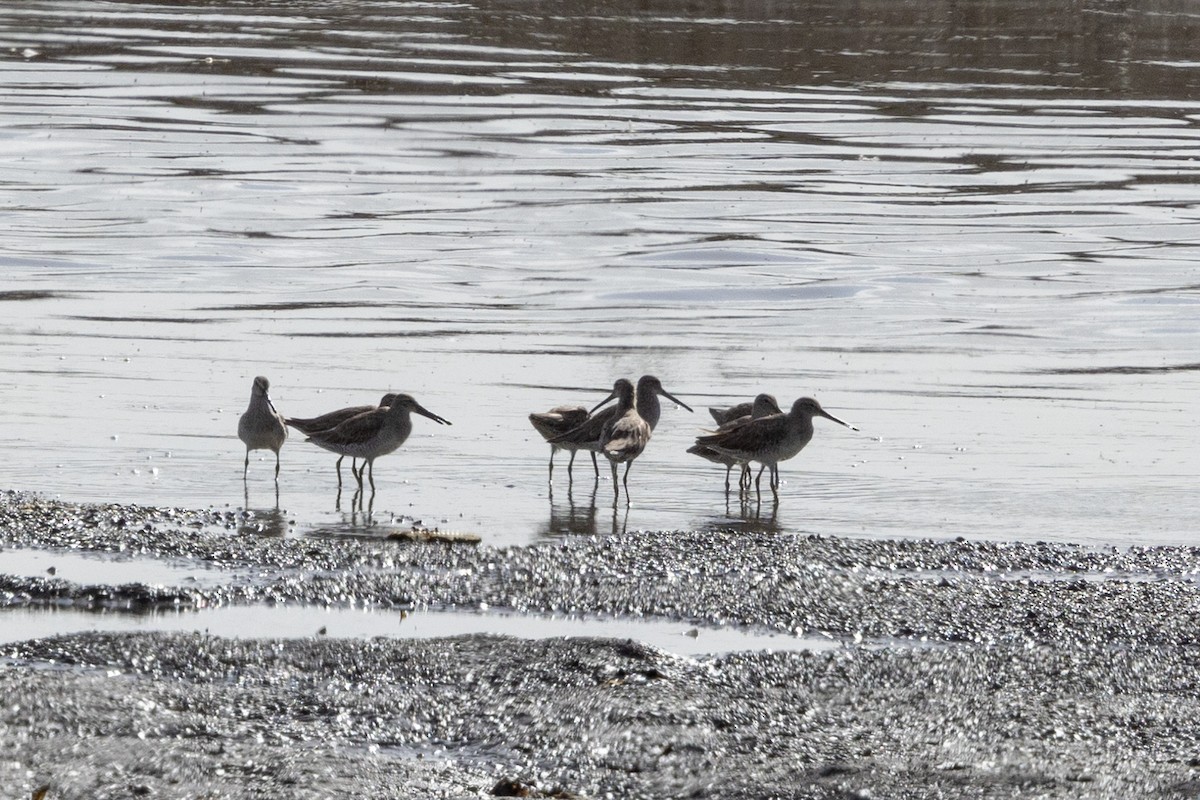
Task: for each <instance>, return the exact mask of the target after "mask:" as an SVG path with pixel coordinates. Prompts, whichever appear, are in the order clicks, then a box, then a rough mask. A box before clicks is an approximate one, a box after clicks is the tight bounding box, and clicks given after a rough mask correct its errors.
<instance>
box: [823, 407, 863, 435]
mask: <svg viewBox="0 0 1200 800" xmlns="http://www.w3.org/2000/svg"><path fill="white" fill-rule="evenodd" d="M821 416H822V417H824V418H825V419H831V420H833V421H834V422H836V423H837V424H838V425H845V426H846V427H847V428H849V429H850V430H852V431H856V430H858V428H856V427H854V426H853V425H851V424H850V423H849V422H846V421H845V420H843V419H838V418H837V417H835V416H834V415H833V414H830V413H829V412H828V411H826V410H825V409H821Z"/></svg>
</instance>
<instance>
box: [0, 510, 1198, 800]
mask: <svg viewBox="0 0 1200 800" xmlns="http://www.w3.org/2000/svg"><path fill="white" fill-rule="evenodd" d="M244 522H245V519H244V518H241V517H240V516H239V514H237V513H226V512H215V511H186V510H177V509H175V510H173V509H149V508H136V507H129V506H104V507H99V506H79V505H72V504H65V503H59V502H54V501H48V500H45V499H42V498H38V497H33V496H29V495H19V494H7V495H4V496H3V497H2V498H0V544H2V545H3V546H5V547H11V546H19V547H39V548H72V549H86V550H96V551H109V552H121V553H124V554H126V555H129V554H134V555H138V556H154V557H169V558H186V559H194V560H196V561H203V562H209V563H219V564H222V565H228V566H236V567H239V568H251V569H252V570H254V572H253V575H254V577H252V578H245V577H240V578H239V579H237V580H236V581H234V580H231V582H230V583H229V584H227V585H219V586H206V587H202V588H196V587H192V588H180V587H169V588H162V587H147V586H140V585H130V586H119V587H114V586H103V585H98V586H81V585H77V584H72V583H69V582H66V581H61V580H57V579H55V578H53V577H49V576H47V577H45V578H29V577H19V576H11V575H10V576H5V577H2V578H0V606H7V607H16V606H30V605H33V606H38V605H46V606H52V605H53V606H62V605H72V606H75V607H106V608H126V609H146V608H155V607H160V606H162V607H168V606H169V607H178V606H180V605H184V606H186V605H189V604H191V605H197V606H200V605H213V604H222V603H258V602H281V601H286V602H303V603H312V604H351V603H353V604H356V605H360V606H362V605H366V606H370V605H376V606H393V607H394V606H399V607H417V606H426V605H428V606H459V607H464V606H465V607H474V608H478V607H483V606H486V607H493V608H505V609H515V610H535V611H551V610H556V611H568V610H570V611H578V612H586V613H602V614H621V615H634V616H637V615H644V616H657V617H667V618H671V619H679V620H686V621H689V622H693V623H696V624H704V623H736V624H742V625H748V626H755V627H761V628H767V629H772V630H784V631H796V632H800V633H805V632H813V631H822V632H825V633H827V634H829V635H831V636H834V637H836V638H840V639H842V640H843V641H844V642H845V643H846V644H845V646H844V647H843V648H841V649H839V650H837V651H834V652H830V653H769V652H749V653H737V654H725V655H719V656H712V657H706V658H701V659H692V658H685V657H680V656H676V655H673V654H671V653H667V652H664V651H661V650H657V649H654V648H650V647H647V646H644V645H641V644H638V643H636V642H622V641H613V640H596V639H550V640H544V641H532V640H524V639H515V638H508V637H495V636H468V637H458V638H445V639H433V640H425V641H415V640H408V641H406V640H395V639H373V640H369V641H361V640H358V641H356V640H332V639H324V638H321V637H316V638H313V639H304V640H288V641H281V640H280V641H275V640H272V641H262V640H230V639H220V638H216V637H210V636H205V635H200V634H193V635H167V634H128V635H109V634H82V635H75V636H66V637H58V638H53V639H47V640H40V641H30V642H23V643H18V644H15V645H10V646H6V647H5V648H4V654H5V655H6V656H7V658H8V659H9V660H8V661H7V662H5V663H4V665H3V666H0V692H3V696H4V702H3V703H0V785H3V786H5V787H8V789H13V790H15V791H11V792H9V793H10V794H12V796H24V797H28V796H30V795H31V793H32V792H33V791H34V790H35V789H36V788H37V787H39V786H42V785H47V784H48V785H49V786H50V790H49V793H48V794H47V797H48V798H60V797H63V798H67V797H69V798H84V797H87V798H107V797H113V798H115V797H137V796H146V797H170V798H176V797H178V798H184V797H206V798H207V797H211V798H226V797H229V798H234V797H247V796H254V797H271V798H274V797H279V798H285V797H287V798H309V797H312V798H316V797H333V796H369V797H402V798H408V797H412V798H417V797H477V796H481V795H488V794H490V793H499V794H503V793H510V794H512V793H515V794H523V795H525V796H565V797H570V796H580V797H609V796H611V797H667V796H670V797H796V798H809V797H812V798H843V797H846V798H848V797H858V798H868V797H914V798H926V797H928V798H934V797H966V798H999V797H1013V796H1020V797H1049V798H1084V797H1091V798H1109V797H1111V798H1118V797H1119V798H1125V797H1195V796H1196V795H1197V794H1198V793H1200V748H1198V747H1197V745H1196V742H1197V741H1200V625H1198V624H1197V620H1198V617H1197V614H1196V609H1197V608H1200V589H1198V586H1197V581H1196V575H1197V570H1198V569H1200V551H1197V550H1195V549H1191V548H1138V549H1129V550H1124V549H1122V550H1115V549H1110V550H1097V549H1090V548H1084V547H1075V546H1069V545H1059V544H1041V543H1021V542H1014V543H994V542H973V541H943V542H935V541H873V540H867V539H864V540H846V539H827V538H815V537H807V536H789V535H780V534H742V533H737V534H735V533H723V532H644V533H634V534H629V535H626V536H620V537H614V538H580V539H575V540H566V541H563V542H559V543H552V544H544V545H537V546H530V547H519V548H506V549H496V548H488V547H481V546H474V545H465V544H447V543H424V542H417V543H413V542H393V541H384V540H382V539H380V540H354V541H350V540H341V539H336V540H335V539H277V538H265V537H262V536H257V535H253V534H250V533H246V532H244V525H243V523H244ZM0 573H3V553H2V552H0ZM241 574H243V573H241V572H239V575H241ZM0 624H3V611H2V610H0ZM893 637H894V638H893ZM858 642H863V644H858ZM882 642H887V643H888V644H886V645H882V646H881V643H882ZM6 796H7V794H6Z"/></svg>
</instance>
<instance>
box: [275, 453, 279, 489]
mask: <svg viewBox="0 0 1200 800" xmlns="http://www.w3.org/2000/svg"><path fill="white" fill-rule="evenodd" d="M275 482H276V483H279V451H278V450H276V451H275Z"/></svg>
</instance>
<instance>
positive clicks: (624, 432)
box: [593, 378, 650, 503]
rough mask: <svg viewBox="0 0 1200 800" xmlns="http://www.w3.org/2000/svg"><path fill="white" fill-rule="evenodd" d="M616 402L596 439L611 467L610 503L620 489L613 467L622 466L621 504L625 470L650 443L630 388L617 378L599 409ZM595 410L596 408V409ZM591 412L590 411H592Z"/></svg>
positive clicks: (625, 484)
mask: <svg viewBox="0 0 1200 800" xmlns="http://www.w3.org/2000/svg"><path fill="white" fill-rule="evenodd" d="M614 398H616V400H617V407H616V411H615V413H614V414H613V416H612V418H611V420H610V421H609V422H608V424H606V425H605V426H604V431H603V433H601V435H600V452H601V453H602V454H603V455H604V457H605V458H607V459H608V463H609V466H611V467H612V478H613V500H614V501H615V500H616V499H617V498H618V497H620V496H621V490H620V486H618V485H617V464H624V465H625V476H624V480H622V484H623V485H624V486H625V502H626V503H628V502H629V467H630V465H631V464H633V460H634V459H635V458H637V457H638V456H640V455H641V454H642V451H643V450H645V449H646V443H647V442H649V441H650V423H648V422H646V420H644V419H642V416H641V414H639V413H638V410H637V408H636V407H635V405H634V388H633V384H632V383H630V382H629V381H628V380H626V379H625V378H618V379H617V381H616V382H615V383H614V384H613V390H612V394H611V395H609V396H608V397H607V398H605V399H604V401H603V402H602V403H600V405H604V404H605V403H607V402H608V401H609V400H612V399H614ZM598 407H599V406H597V408H598ZM593 410H594V409H593Z"/></svg>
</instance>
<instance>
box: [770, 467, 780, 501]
mask: <svg viewBox="0 0 1200 800" xmlns="http://www.w3.org/2000/svg"><path fill="white" fill-rule="evenodd" d="M771 491H772V492H774V493H775V496H776V497H778V496H779V465H778V464H772V465H771Z"/></svg>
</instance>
